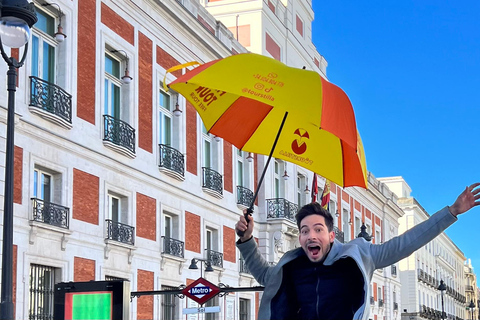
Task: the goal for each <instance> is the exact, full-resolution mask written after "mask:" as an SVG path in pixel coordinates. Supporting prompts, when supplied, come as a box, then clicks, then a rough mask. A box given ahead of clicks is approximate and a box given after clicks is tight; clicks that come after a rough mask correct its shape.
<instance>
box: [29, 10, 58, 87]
mask: <svg viewBox="0 0 480 320" xmlns="http://www.w3.org/2000/svg"><path fill="white" fill-rule="evenodd" d="M35 9H36V12H37V18H38V21H37V23H35V28H34V32H33V34H32V76H35V77H38V78H40V79H42V80H45V81H48V82H51V83H55V49H56V41H55V40H54V38H53V37H54V34H55V25H56V23H55V18H54V17H52V16H51V15H49V14H48V13H47V12H46V11H43V10H41V9H40V8H38V7H37V8H35Z"/></svg>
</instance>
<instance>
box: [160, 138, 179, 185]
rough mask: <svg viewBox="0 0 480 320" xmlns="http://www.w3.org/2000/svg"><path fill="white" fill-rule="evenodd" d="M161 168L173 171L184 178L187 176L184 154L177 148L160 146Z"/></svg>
mask: <svg viewBox="0 0 480 320" xmlns="http://www.w3.org/2000/svg"><path fill="white" fill-rule="evenodd" d="M159 147H160V163H159V164H158V166H159V167H160V168H166V169H168V170H172V171H174V172H176V173H178V174H179V175H181V176H182V177H183V176H184V175H185V160H184V156H183V154H181V153H180V151H178V150H177V149H175V148H172V147H170V146H167V145H165V144H160V145H159Z"/></svg>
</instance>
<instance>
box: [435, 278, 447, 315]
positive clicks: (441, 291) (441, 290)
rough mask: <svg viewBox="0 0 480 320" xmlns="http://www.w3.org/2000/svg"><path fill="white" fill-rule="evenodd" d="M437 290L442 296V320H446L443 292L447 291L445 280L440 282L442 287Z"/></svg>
mask: <svg viewBox="0 0 480 320" xmlns="http://www.w3.org/2000/svg"><path fill="white" fill-rule="evenodd" d="M437 289H438V290H440V294H441V296H442V320H445V309H444V307H443V292H444V291H445V290H447V287H446V286H445V282H443V280H440V285H439V286H438V288H437Z"/></svg>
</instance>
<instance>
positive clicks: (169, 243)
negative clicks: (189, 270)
mask: <svg viewBox="0 0 480 320" xmlns="http://www.w3.org/2000/svg"><path fill="white" fill-rule="evenodd" d="M162 240H163V251H162V253H166V254H169V255H172V256H175V257H180V258H183V254H184V251H185V244H184V242H183V241H180V240H177V239H173V238H169V237H165V236H162Z"/></svg>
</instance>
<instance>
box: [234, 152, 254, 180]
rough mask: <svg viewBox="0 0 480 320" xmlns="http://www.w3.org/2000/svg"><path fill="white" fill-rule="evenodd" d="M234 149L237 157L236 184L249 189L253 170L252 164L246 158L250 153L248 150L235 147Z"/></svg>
mask: <svg viewBox="0 0 480 320" xmlns="http://www.w3.org/2000/svg"><path fill="white" fill-rule="evenodd" d="M235 150H236V159H237V168H236V169H237V185H238V186H241V187H245V188H249V189H251V188H252V184H253V182H252V181H253V177H252V175H253V170H252V164H251V162H250V161H249V160H248V159H249V156H250V155H249V153H248V152H245V151H242V150H239V149H237V148H235Z"/></svg>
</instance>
